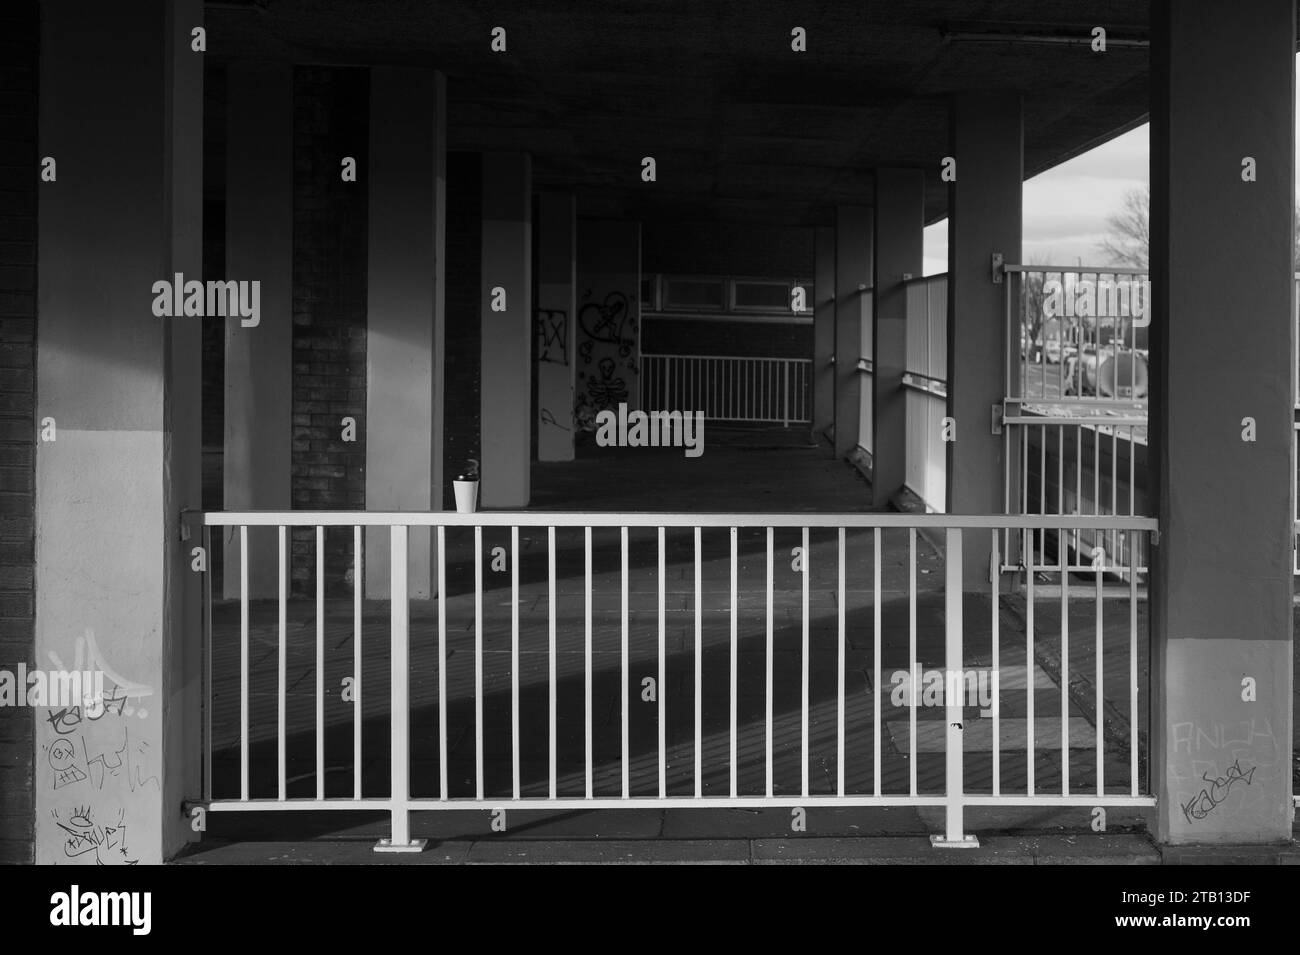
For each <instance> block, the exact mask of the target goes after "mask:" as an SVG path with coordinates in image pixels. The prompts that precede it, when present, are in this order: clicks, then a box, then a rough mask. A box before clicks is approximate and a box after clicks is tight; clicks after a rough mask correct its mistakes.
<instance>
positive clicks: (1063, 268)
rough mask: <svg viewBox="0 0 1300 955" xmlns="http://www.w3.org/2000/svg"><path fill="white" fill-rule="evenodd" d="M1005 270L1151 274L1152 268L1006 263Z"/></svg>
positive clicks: (1094, 273) (1085, 273)
mask: <svg viewBox="0 0 1300 955" xmlns="http://www.w3.org/2000/svg"><path fill="white" fill-rule="evenodd" d="M1002 271H1003V272H1077V273H1079V274H1080V275H1150V274H1151V270H1150V269H1149V268H1148V269H1138V268H1133V267H1132V266H1127V265H1036V264H1032V263H1031V264H1023V263H1022V264H1019V265H1017V264H1013V263H1010V262H1008V263H1004V264H1003V266H1002Z"/></svg>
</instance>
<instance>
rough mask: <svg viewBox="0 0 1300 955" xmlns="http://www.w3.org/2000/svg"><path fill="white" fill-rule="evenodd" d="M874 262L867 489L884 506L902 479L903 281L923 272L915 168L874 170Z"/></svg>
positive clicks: (920, 196)
mask: <svg viewBox="0 0 1300 955" xmlns="http://www.w3.org/2000/svg"><path fill="white" fill-rule="evenodd" d="M875 227H876V236H875V242H874V243H873V246H872V247H873V249H874V251H875V256H876V261H875V265H874V267H873V269H872V275H873V277H874V281H873V283H872V290H873V291H872V295H873V298H874V301H873V303H872V308H871V315H872V325H873V329H872V336H873V337H872V349H871V354H872V362H873V364H874V367H875V373H874V375H873V376H872V379H871V382H872V388H873V392H874V394H873V396H872V402H871V408H872V414H873V415H874V420H873V424H872V445H873V447H872V456H873V460H874V464H873V467H872V475H871V490H872V495H873V498H874V501H875V503H876V504H885V503H887V502H888V501H889V500H890V499H891V498H892V497H893V496H894V495H895V494H897V493H898V492H899V491H901V490H902V489H903V483H904V481H906V479H907V395H906V393H905V392H904V391H903V373H904V372H905V371H907V287H906V286H905V285H904V284H903V283H904V282H905V281H906V280H907V279H908V278H910V277H913V276H917V277H919V276H920V275H921V273H922V272H923V271H924V265H925V256H924V251H923V250H924V230H925V174H924V173H923V172H921V170H919V169H877V170H876V206H875Z"/></svg>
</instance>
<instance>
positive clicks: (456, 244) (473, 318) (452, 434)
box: [442, 153, 483, 510]
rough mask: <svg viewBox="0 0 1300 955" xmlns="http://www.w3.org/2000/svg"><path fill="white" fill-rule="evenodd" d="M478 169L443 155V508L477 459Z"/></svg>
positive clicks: (472, 162) (470, 159)
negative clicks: (461, 475)
mask: <svg viewBox="0 0 1300 955" xmlns="http://www.w3.org/2000/svg"><path fill="white" fill-rule="evenodd" d="M482 219H483V165H482V161H481V159H480V157H479V156H478V154H476V153H449V154H448V156H447V269H446V274H447V292H446V310H447V330H446V344H445V346H444V347H445V349H446V390H445V392H444V401H445V414H444V417H443V450H444V453H445V454H446V457H445V458H444V461H445V462H446V465H445V472H446V482H445V484H446V486H445V488H444V493H443V500H442V506H443V507H444V508H446V509H447V510H454V509H455V507H456V500H455V493H454V491H453V489H452V484H451V482H452V481H453V480H454V479H455V478H456V475H457V474H458V473H460V471H461V470H462V469H463V468H464V466H465V463H466V462H467V461H468V460H469V459H470V458H474V459H476V460H478V459H480V458H481V456H480V454H479V447H480V445H479V372H480V366H481V358H480V355H479V347H480V342H481V341H482V330H481V329H482V317H481V315H480V314H479V310H480V308H481V302H482V300H481V297H480V288H481V286H480V282H481V271H482V262H481V259H482V254H483V250H482V241H483V221H482Z"/></svg>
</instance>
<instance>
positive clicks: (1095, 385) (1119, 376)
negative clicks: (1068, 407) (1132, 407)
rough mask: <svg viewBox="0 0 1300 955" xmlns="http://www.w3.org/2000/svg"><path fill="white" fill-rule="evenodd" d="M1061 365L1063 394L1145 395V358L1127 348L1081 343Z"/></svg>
mask: <svg viewBox="0 0 1300 955" xmlns="http://www.w3.org/2000/svg"><path fill="white" fill-rule="evenodd" d="M1065 369H1066V370H1065V376H1064V377H1065V387H1064V393H1065V394H1066V395H1077V396H1079V397H1095V398H1132V399H1135V400H1136V399H1141V398H1145V397H1146V396H1147V389H1148V387H1149V382H1150V375H1149V373H1148V369H1147V361H1146V358H1145V357H1144V356H1143V355H1141V354H1139V353H1138V352H1135V351H1133V350H1132V349H1131V348H1124V347H1122V346H1118V345H1109V346H1107V345H1103V346H1102V347H1101V348H1100V350H1099V349H1098V348H1097V346H1096V345H1084V346H1083V347H1082V348H1080V349H1079V351H1078V353H1077V354H1074V355H1070V356H1068V357H1067V358H1066V363H1065Z"/></svg>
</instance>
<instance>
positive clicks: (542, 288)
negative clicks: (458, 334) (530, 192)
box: [535, 192, 578, 461]
mask: <svg viewBox="0 0 1300 955" xmlns="http://www.w3.org/2000/svg"><path fill="white" fill-rule="evenodd" d="M577 284H578V204H577V201H576V199H575V198H574V196H573V194H572V193H562V192H544V193H542V194H541V195H540V196H538V201H537V316H536V319H535V325H536V330H535V334H536V336H537V343H536V347H537V353H536V354H537V414H538V421H537V459H538V460H539V461H572V460H573V438H574V433H573V410H574V408H573V403H574V393H573V389H574V382H575V374H576V372H577V366H576V364H575V363H574V360H573V359H574V354H573V349H574V347H575V341H574V324H575V322H576V321H577V314H576V297H577Z"/></svg>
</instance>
